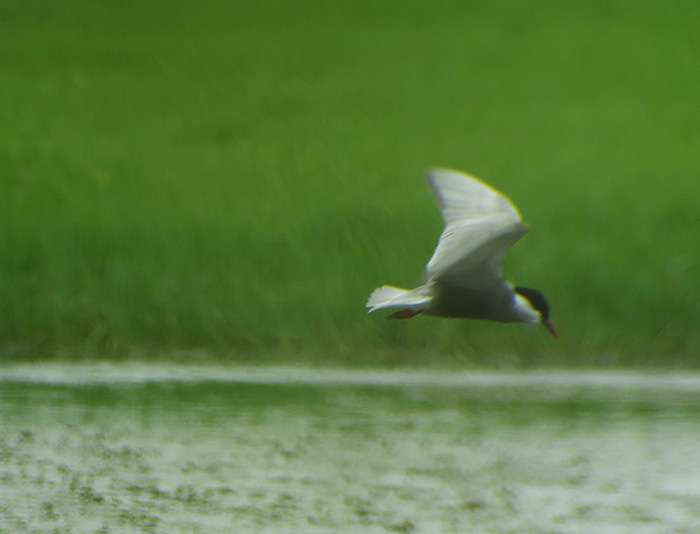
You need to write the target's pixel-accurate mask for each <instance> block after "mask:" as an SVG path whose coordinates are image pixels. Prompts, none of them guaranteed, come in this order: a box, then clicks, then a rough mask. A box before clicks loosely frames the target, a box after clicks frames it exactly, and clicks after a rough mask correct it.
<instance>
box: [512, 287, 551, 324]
mask: <svg viewBox="0 0 700 534" xmlns="http://www.w3.org/2000/svg"><path fill="white" fill-rule="evenodd" d="M515 292H516V293H518V294H520V295H522V296H523V297H525V298H526V299H527V300H529V301H530V304H532V307H533V308H535V309H536V310H537V311H538V312H540V313H541V314H542V319H543V320H544V321H549V303H548V302H547V299H546V298H544V295H543V294H542V292H541V291H538V290H537V289H532V288H530V287H516V288H515Z"/></svg>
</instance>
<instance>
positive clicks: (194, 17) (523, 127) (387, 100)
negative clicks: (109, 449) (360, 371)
mask: <svg viewBox="0 0 700 534" xmlns="http://www.w3.org/2000/svg"><path fill="white" fill-rule="evenodd" d="M699 17H700V4H697V3H696V2H690V1H686V2H668V3H659V2H653V1H651V0H648V1H647V0H645V1H642V2H637V3H635V4H634V5H631V4H629V3H623V2H616V1H613V2H597V1H594V2H567V3H561V2H555V1H546V0H541V1H536V2H507V3H494V2H488V1H481V2H480V1H475V2H469V3H465V2H438V3H431V4H427V3H425V2H416V1H409V2H392V1H389V0H380V1H378V2H377V1H369V0H360V1H356V0H353V1H352V2H351V1H345V0H341V1H337V2H325V3H321V4H319V3H318V2H310V1H308V0H291V1H288V2H279V1H277V0H263V1H258V2H227V1H224V0H218V1H213V0H209V1H206V0H205V1H203V2H196V3H192V2H185V1H178V0H175V1H173V2H168V3H167V4H164V3H154V2H146V3H144V2H138V1H135V0H127V1H125V2H111V3H98V4H96V3H94V2H88V1H86V0H61V1H59V2H51V3H45V2H29V3H26V2H9V3H8V2H6V3H4V4H3V6H2V7H0V18H1V19H2V21H3V31H2V32H0V50H1V51H2V52H1V57H2V61H1V66H2V68H0V102H1V104H2V105H0V168H1V169H2V175H1V176H0V350H1V351H2V354H4V356H3V357H4V359H6V360H7V359H9V358H16V357H21V358H26V357H30V356H32V357H44V356H50V355H56V354H62V353H65V354H70V355H75V354H78V353H84V354H90V355H99V356H112V357H118V356H123V355H143V354H147V355H151V356H153V355H154V354H155V353H156V352H158V353H160V352H165V353H167V352H169V351H174V350H185V351H188V350H200V349H203V350H204V352H205V353H208V354H218V355H221V356H222V357H227V358H235V359H256V360H266V359H277V360H287V361H296V360H299V359H302V360H307V361H309V360H310V361H324V362H329V363H332V362H343V363H347V362H356V361H357V362H360V363H369V362H375V363H379V364H392V363H399V362H408V363H411V364H417V363H419V362H425V363H427V364H435V365H450V364H451V363H456V364H458V365H469V364H476V365H482V364H485V365H499V366H531V365H556V366H560V365H627V364H634V365H671V366H697V365H699V364H700V328H698V325H700V299H699V298H698V288H699V287H700V247H699V246H698V236H700V180H698V169H700V126H698V125H700V106H698V105H697V103H698V97H697V95H698V94H699V93H698V90H699V87H700V41H699V40H698V39H697V37H696V35H695V34H696V30H697V21H698V20H699ZM433 165H442V166H450V167H455V168H460V169H463V170H466V171H469V172H471V173H474V174H476V175H477V176H479V177H481V178H483V179H484V180H486V181H488V182H489V183H492V184H493V185H494V186H495V187H498V188H499V189H501V190H503V191H505V192H506V193H507V194H508V195H509V196H511V198H513V199H514V201H515V202H516V203H517V204H518V205H519V207H520V208H521V210H522V212H523V214H524V216H525V218H526V219H527V220H528V222H529V223H530V224H531V225H532V227H533V231H532V232H531V233H530V234H529V235H528V236H527V237H526V238H525V239H524V240H523V241H522V242H521V243H519V244H518V245H517V246H516V247H515V249H514V250H513V252H512V253H511V255H510V256H509V258H508V261H507V263H506V271H507V275H508V277H509V278H510V279H512V280H513V281H514V282H516V283H519V284H522V285H529V286H532V287H537V288H539V289H542V290H543V291H544V292H545V294H547V295H548V297H549V299H550V302H551V305H552V307H553V315H552V318H553V322H554V323H555V324H556V326H557V328H558V329H559V330H560V332H561V334H562V337H563V341H562V342H561V343H556V342H554V341H553V340H552V339H550V338H549V336H548V334H547V333H546V331H544V330H543V329H542V330H541V329H532V328H528V327H526V326H522V325H498V324H488V323H484V322H467V321H445V320H438V319H431V318H425V317H420V318H417V319H413V320H411V321H403V322H399V321H393V322H386V321H384V320H383V318H382V317H381V315H380V314H376V315H370V316H367V315H366V314H365V310H364V302H365V299H366V297H367V295H368V294H369V292H370V291H371V290H372V289H373V288H374V287H376V286H378V285H380V284H382V283H393V284H397V285H411V284H413V283H414V282H415V281H416V280H417V279H418V278H419V276H420V273H421V269H422V267H423V265H424V263H425V262H426V261H427V259H428V257H429V256H430V253H431V252H432V249H433V246H434V244H435V241H436V239H437V236H438V234H439V232H440V230H441V220H440V218H439V216H438V213H437V210H436V208H435V206H434V204H433V200H432V198H431V197H430V196H429V194H428V192H427V190H426V187H425V186H424V184H423V182H422V177H421V175H422V172H423V170H424V169H425V168H426V167H429V166H433Z"/></svg>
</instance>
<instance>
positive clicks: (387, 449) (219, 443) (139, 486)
mask: <svg viewBox="0 0 700 534" xmlns="http://www.w3.org/2000/svg"><path fill="white" fill-rule="evenodd" d="M72 369H73V370H75V368H72ZM150 369H151V371H153V370H154V369H155V371H154V372H152V373H151V374H150V375H149V374H148V373H145V374H143V373H142V374H141V375H133V374H132V371H133V369H132V370H128V369H126V368H118V367H111V368H109V372H105V369H104V368H102V370H101V373H100V374H99V375H94V374H91V373H93V372H94V369H82V370H81V371H79V372H72V373H71V372H68V371H70V370H71V368H70V367H66V368H65V369H64V371H66V370H68V371H66V372H65V373H63V372H62V373H63V374H62V373H58V374H57V373H56V372H55V369H54V371H52V372H51V373H46V372H44V373H42V372H40V370H39V371H37V369H34V370H33V371H32V372H27V371H26V370H22V371H21V372H20V371H17V370H16V369H15V370H11V369H10V370H6V371H7V372H4V373H3V377H4V380H0V402H1V404H0V424H1V425H2V429H3V432H2V436H0V459H1V460H2V462H1V463H0V479H1V480H2V484H1V485H0V503H3V504H2V505H0V532H22V531H28V532H33V531H37V532H52V531H70V532H131V531H135V532H232V531H235V532H261V531H266V532H335V531H341V532H511V531H512V532H518V533H528V532H532V533H535V532H538V533H539V532H562V533H569V532H571V533H574V532H576V533H578V532H580V533H584V532H585V533H589V532H635V533H651V532H654V533H656V532H658V533H662V532H663V533H666V532H689V533H690V532H698V531H700V492H699V491H698V490H700V453H699V452H697V451H698V447H697V443H698V439H699V438H700V430H699V429H698V425H697V424H696V421H697V420H698V415H700V402H699V401H700V388H696V387H695V386H693V383H694V382H693V380H692V379H690V378H688V377H686V378H684V379H683V380H682V381H681V382H678V381H677V380H675V379H670V378H669V377H666V378H663V379H661V380H658V379H650V378H649V377H637V378H634V377H633V376H632V375H624V376H623V377H622V379H621V380H617V381H616V380H615V378H614V375H596V376H597V378H596V379H592V378H591V376H590V375H572V374H569V375H547V376H546V379H543V376H542V375H531V374H530V375H527V374H524V375H517V374H510V375H498V374H495V375H462V379H461V381H460V380H456V379H455V377H454V375H450V374H445V375H441V376H443V377H444V380H443V381H442V382H441V381H440V379H439V375H438V374H432V375H429V376H428V375H425V374H424V373H417V374H411V373H407V372H405V371H404V372H402V373H397V375H396V378H394V379H392V378H391V376H392V375H391V373H387V372H384V373H376V374H372V373H369V372H363V374H362V375H361V376H362V377H363V378H364V379H359V378H358V375H357V374H355V375H353V373H347V374H344V373H342V372H340V371H335V372H334V373H331V374H330V375H326V377H327V378H328V376H330V379H326V380H324V379H323V374H321V377H320V378H319V375H318V374H313V373H311V374H307V376H311V377H312V378H311V379H309V380H306V381H305V380H303V379H301V378H300V376H302V377H303V376H305V375H299V374H295V373H299V371H291V372H290V370H284V369H282V370H281V369H277V370H275V369H268V370H267V371H261V370H256V371H255V372H253V373H252V374H251V372H250V370H244V371H241V372H240V373H237V372H236V370H235V369H232V368H229V369H228V370H226V372H223V373H222V372H220V370H215V371H214V372H211V370H210V372H209V374H207V372H205V371H203V370H201V369H200V370H193V369H192V368H190V371H191V372H189V373H184V374H183V377H182V378H180V377H179V376H173V375H172V374H171V375H170V376H168V373H169V371H168V370H167V369H158V368H154V367H151V368H150ZM142 370H143V369H142ZM81 372H82V373H83V375H82V378H81V375H80V373H81ZM32 373H34V374H32ZM110 373H111V374H112V376H113V378H114V380H110V379H109V378H110ZM256 373H258V374H256ZM91 376H92V377H93V378H90V377H91ZM95 376H99V379H94V377H95ZM193 376H195V377H197V376H198V377H199V378H198V379H196V380H195V379H193ZM237 376H240V377H242V379H240V380H236V377H237ZM256 376H257V379H256ZM343 376H347V377H350V378H349V379H347V380H343V379H342V377H343ZM353 376H354V377H355V378H352V377H353ZM426 376H427V378H426ZM470 376H471V378H470ZM499 376H501V380H500V381H499V379H498V377H499ZM533 376H534V379H533ZM557 376H559V379H557ZM577 376H578V377H579V378H576V377H577ZM139 377H140V378H139ZM679 383H681V384H682V385H683V387H676V385H677V384H679Z"/></svg>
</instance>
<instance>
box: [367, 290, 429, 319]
mask: <svg viewBox="0 0 700 534" xmlns="http://www.w3.org/2000/svg"><path fill="white" fill-rule="evenodd" d="M432 299H433V291H432V288H431V286H430V285H425V286H420V287H417V288H415V289H412V290H408V289H402V288H400V287H395V286H382V287H378V288H377V289H375V290H374V291H372V294H371V295H370V296H369V300H367V308H369V312H370V313H371V312H373V311H375V310H382V309H384V308H408V309H410V310H414V311H416V312H419V311H423V310H424V309H425V307H426V305H427V304H428V303H429V302H430V301H431V300H432Z"/></svg>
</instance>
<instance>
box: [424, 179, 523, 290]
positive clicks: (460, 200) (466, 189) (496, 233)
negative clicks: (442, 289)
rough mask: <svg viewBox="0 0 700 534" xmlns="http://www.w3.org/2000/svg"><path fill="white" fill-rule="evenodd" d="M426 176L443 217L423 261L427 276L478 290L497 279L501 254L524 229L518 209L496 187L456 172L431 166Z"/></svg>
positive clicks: (498, 280) (502, 254) (430, 278)
mask: <svg viewBox="0 0 700 534" xmlns="http://www.w3.org/2000/svg"><path fill="white" fill-rule="evenodd" d="M426 180H427V181H428V184H429V185H430V187H431V189H432V191H433V194H434V195H435V198H436V199H437V202H438V206H439V207H440V213H441V214H442V218H443V219H444V221H445V230H444V231H443V232H442V235H441V236H440V240H439V241H438V245H437V248H436V249H435V252H434V253H433V256H432V258H430V261H429V262H428V266H427V274H428V279H429V280H441V281H445V282H448V283H450V284H452V285H458V286H460V287H478V288H480V289H486V288H487V287H488V286H489V285H495V284H497V283H500V282H501V281H502V276H501V266H502V264H503V260H504V259H505V257H506V254H507V253H508V251H509V250H510V248H511V247H512V246H513V245H514V244H515V243H516V242H517V241H518V240H519V239H520V238H521V237H522V236H524V235H525V234H526V233H527V232H528V230H529V228H528V227H527V226H526V225H525V224H523V222H522V219H521V217H520V212H519V211H518V208H516V207H515V206H514V205H513V204H512V203H511V201H510V200H509V199H508V198H507V197H506V196H505V195H503V194H502V193H500V192H499V191H497V190H496V189H494V188H492V187H490V186H489V185H487V184H485V183H484V182H482V181H481V180H479V179H478V178H474V177H473V176H469V175H467V174H464V173H462V172H459V171H454V170H450V169H431V170H429V171H428V172H427V173H426Z"/></svg>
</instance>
